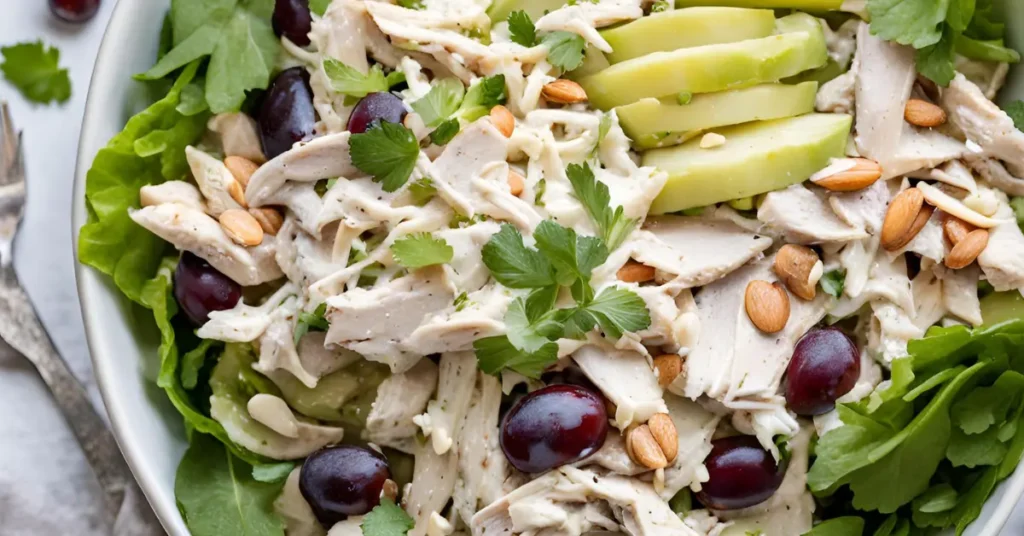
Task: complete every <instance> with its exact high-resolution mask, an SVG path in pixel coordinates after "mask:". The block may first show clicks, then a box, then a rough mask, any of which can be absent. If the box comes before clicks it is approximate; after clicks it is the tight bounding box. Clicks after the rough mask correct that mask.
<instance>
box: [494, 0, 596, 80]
mask: <svg viewBox="0 0 1024 536" xmlns="http://www.w3.org/2000/svg"><path fill="white" fill-rule="evenodd" d="M507 20H508V31H509V36H510V37H511V39H512V42H514V43H517V44H520V45H522V46H524V47H534V46H537V45H544V46H546V47H547V48H548V63H550V64H551V65H553V66H555V67H557V68H559V69H561V70H562V71H571V70H573V69H576V68H578V67H579V66H580V65H582V64H583V52H584V50H585V49H586V48H587V42H586V41H585V40H584V39H583V37H582V36H580V35H579V34H575V33H572V32H564V31H555V32H550V33H548V34H546V35H544V36H543V37H538V35H537V27H536V26H534V24H533V20H532V19H531V18H530V15H529V14H527V13H526V12H525V11H513V12H512V13H509V14H508V19H507Z"/></svg>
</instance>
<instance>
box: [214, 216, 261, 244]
mask: <svg viewBox="0 0 1024 536" xmlns="http://www.w3.org/2000/svg"><path fill="white" fill-rule="evenodd" d="M220 226H221V228H223V229H224V232H225V233H227V235H228V237H229V238H231V240H232V241H234V242H235V243H237V244H241V245H243V246H255V245H258V244H259V243H260V242H263V228H262V227H260V224H259V222H257V221H256V218H253V217H252V214H249V213H248V212H246V211H244V210H239V209H237V208H233V209H229V210H225V211H224V213H222V214H221V215H220Z"/></svg>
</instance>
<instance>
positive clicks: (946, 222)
mask: <svg viewBox="0 0 1024 536" xmlns="http://www.w3.org/2000/svg"><path fill="white" fill-rule="evenodd" d="M975 229H977V227H975V226H973V225H971V224H969V223H967V222H965V221H964V220H961V219H960V218H957V217H956V216H951V215H949V214H945V215H943V218H942V230H943V231H945V234H946V240H949V243H950V244H953V245H954V246H955V245H957V244H959V243H960V241H961V240H963V239H964V237H965V236H967V233H970V232H971V231H973V230H975Z"/></svg>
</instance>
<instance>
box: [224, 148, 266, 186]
mask: <svg viewBox="0 0 1024 536" xmlns="http://www.w3.org/2000/svg"><path fill="white" fill-rule="evenodd" d="M224 165H225V166H227V168H228V171H230V172H231V176H233V177H234V178H235V180H236V181H238V183H239V184H241V185H242V187H243V188H244V187H246V186H248V185H249V179H251V178H252V175H253V173H256V170H257V169H259V168H260V167H259V166H258V165H256V163H255V162H253V161H252V160H249V159H248V158H242V157H241V156H229V157H227V158H225V159H224Z"/></svg>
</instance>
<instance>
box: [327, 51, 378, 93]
mask: <svg viewBox="0 0 1024 536" xmlns="http://www.w3.org/2000/svg"><path fill="white" fill-rule="evenodd" d="M323 66H324V73H325V74H327V80H329V81H330V83H331V89H332V90H334V91H336V92H338V93H341V94H343V95H348V96H350V97H358V98H362V97H365V96H367V95H369V94H370V93H377V92H379V91H387V90H388V88H389V87H391V85H390V84H389V83H388V80H387V77H385V76H384V70H383V69H381V67H380V65H378V64H374V65H373V66H372V67H370V71H369V72H367V73H366V74H363V73H361V72H359V71H358V70H356V69H355V68H353V67H349V66H348V65H345V64H344V63H342V62H340V61H338V60H336V59H334V58H324V64H323Z"/></svg>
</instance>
